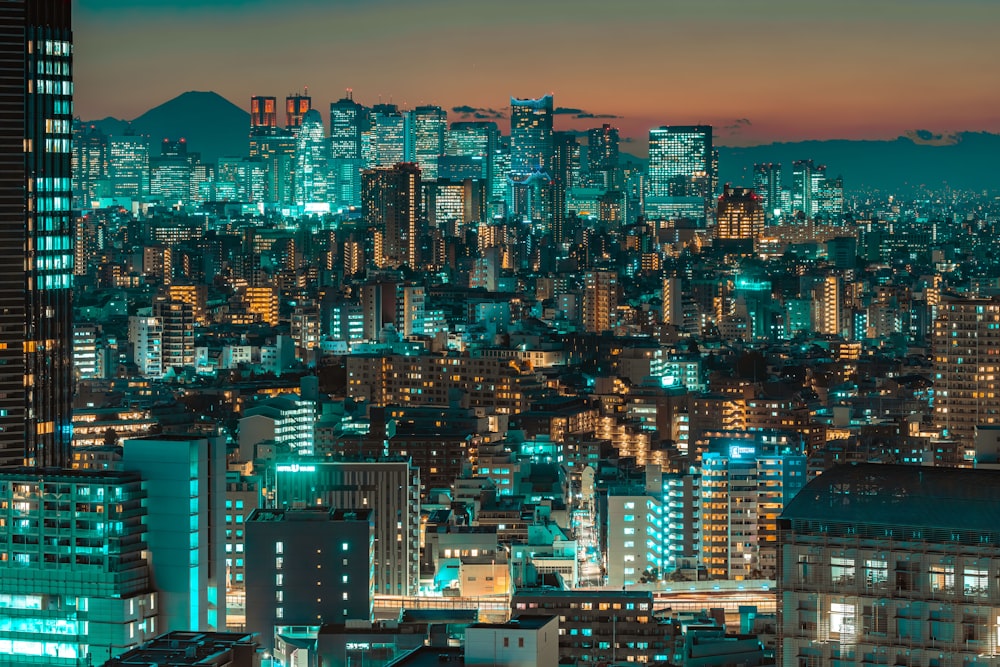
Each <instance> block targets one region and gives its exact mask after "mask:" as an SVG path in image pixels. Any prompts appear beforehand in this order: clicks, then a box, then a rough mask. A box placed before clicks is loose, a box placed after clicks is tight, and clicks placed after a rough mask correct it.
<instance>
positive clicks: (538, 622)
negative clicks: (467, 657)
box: [469, 614, 555, 630]
mask: <svg viewBox="0 0 1000 667" xmlns="http://www.w3.org/2000/svg"><path fill="white" fill-rule="evenodd" d="M554 618H555V616H542V615H537V616H536V615H529V614H521V615H519V616H515V617H514V618H512V619H510V620H509V621H507V622H506V623H476V624H474V625H470V626H469V627H470V628H507V629H510V630H518V629H520V630H540V629H541V628H543V627H545V626H546V625H548V623H550V622H551V621H552V619H554Z"/></svg>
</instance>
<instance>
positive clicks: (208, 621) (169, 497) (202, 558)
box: [122, 435, 226, 632]
mask: <svg viewBox="0 0 1000 667" xmlns="http://www.w3.org/2000/svg"><path fill="white" fill-rule="evenodd" d="M122 467H123V468H124V469H125V470H126V471H129V472H135V473H139V474H140V475H141V476H142V479H143V484H144V488H145V489H146V492H147V494H148V507H147V512H146V522H145V526H146V531H147V532H146V553H147V558H148V559H149V566H150V569H151V571H152V583H153V587H154V588H155V589H156V591H157V592H158V593H159V596H160V597H159V602H160V604H159V605H158V607H157V608H158V610H159V614H160V620H159V626H160V630H161V631H164V632H169V631H172V630H195V631H219V630H223V629H225V627H226V596H225V591H226V568H225V563H226V561H225V555H226V554H225V532H224V530H225V525H226V524H225V501H226V443H225V438H220V437H216V436H206V435H191V436H186V435H162V436H150V437H148V438H135V439H132V440H126V441H125V444H124V446H123V449H122Z"/></svg>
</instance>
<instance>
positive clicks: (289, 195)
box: [250, 131, 296, 204]
mask: <svg viewBox="0 0 1000 667" xmlns="http://www.w3.org/2000/svg"><path fill="white" fill-rule="evenodd" d="M295 146H296V143H295V136H294V135H293V134H292V133H290V132H285V131H278V132H276V133H274V134H269V135H251V136H250V159H252V160H254V159H257V160H261V161H262V162H263V163H264V168H265V173H266V175H265V179H264V183H265V185H264V187H265V194H264V201H266V202H268V203H274V204H291V203H292V199H293V195H294V192H293V186H294V181H293V178H294V174H295Z"/></svg>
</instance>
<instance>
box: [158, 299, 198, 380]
mask: <svg viewBox="0 0 1000 667" xmlns="http://www.w3.org/2000/svg"><path fill="white" fill-rule="evenodd" d="M153 317H154V318H155V319H157V320H159V323H160V326H161V327H162V329H161V330H162V336H161V338H160V350H161V357H160V358H161V361H162V364H163V370H164V372H166V371H167V370H168V369H173V371H174V372H175V373H180V372H182V370H183V369H184V368H192V367H194V325H195V311H194V305H193V304H191V303H188V302H186V301H181V300H173V299H169V298H158V299H156V300H155V301H154V302H153Z"/></svg>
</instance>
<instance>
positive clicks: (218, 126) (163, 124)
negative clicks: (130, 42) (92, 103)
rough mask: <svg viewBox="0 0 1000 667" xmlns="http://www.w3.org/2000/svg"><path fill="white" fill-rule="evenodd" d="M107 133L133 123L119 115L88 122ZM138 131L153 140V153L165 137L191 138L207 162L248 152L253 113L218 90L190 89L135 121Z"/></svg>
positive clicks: (118, 132)
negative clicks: (120, 117) (200, 90)
mask: <svg viewBox="0 0 1000 667" xmlns="http://www.w3.org/2000/svg"><path fill="white" fill-rule="evenodd" d="M88 124H90V125H96V126H97V127H98V128H100V130H101V131H102V132H104V133H105V134H112V135H121V134H124V132H125V130H126V128H127V127H128V126H129V123H128V122H126V121H121V120H118V119H115V118H105V119H103V120H98V121H88ZM131 127H132V131H133V132H134V133H135V134H144V135H147V136H148V137H149V140H150V154H151V155H158V154H159V143H160V142H161V141H162V140H163V139H181V138H184V139H186V140H187V145H188V150H189V151H191V152H195V153H201V158H202V160H203V161H205V162H214V161H215V160H217V159H218V158H219V157H226V156H241V155H246V154H247V152H248V149H249V140H248V136H249V132H250V114H249V112H247V111H245V110H243V109H241V108H240V107H238V106H236V105H235V104H233V103H232V102H230V101H229V100H227V99H226V98H224V97H222V96H221V95H219V94H217V93H212V92H198V91H190V92H187V93H182V94H181V95H178V96H177V97H175V98H173V99H171V100H168V101H166V102H164V103H163V104H161V105H159V106H157V107H154V108H152V109H150V110H149V111H147V112H146V113H144V114H142V115H141V116H139V117H138V118H136V119H134V120H133V121H132V122H131Z"/></svg>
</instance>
